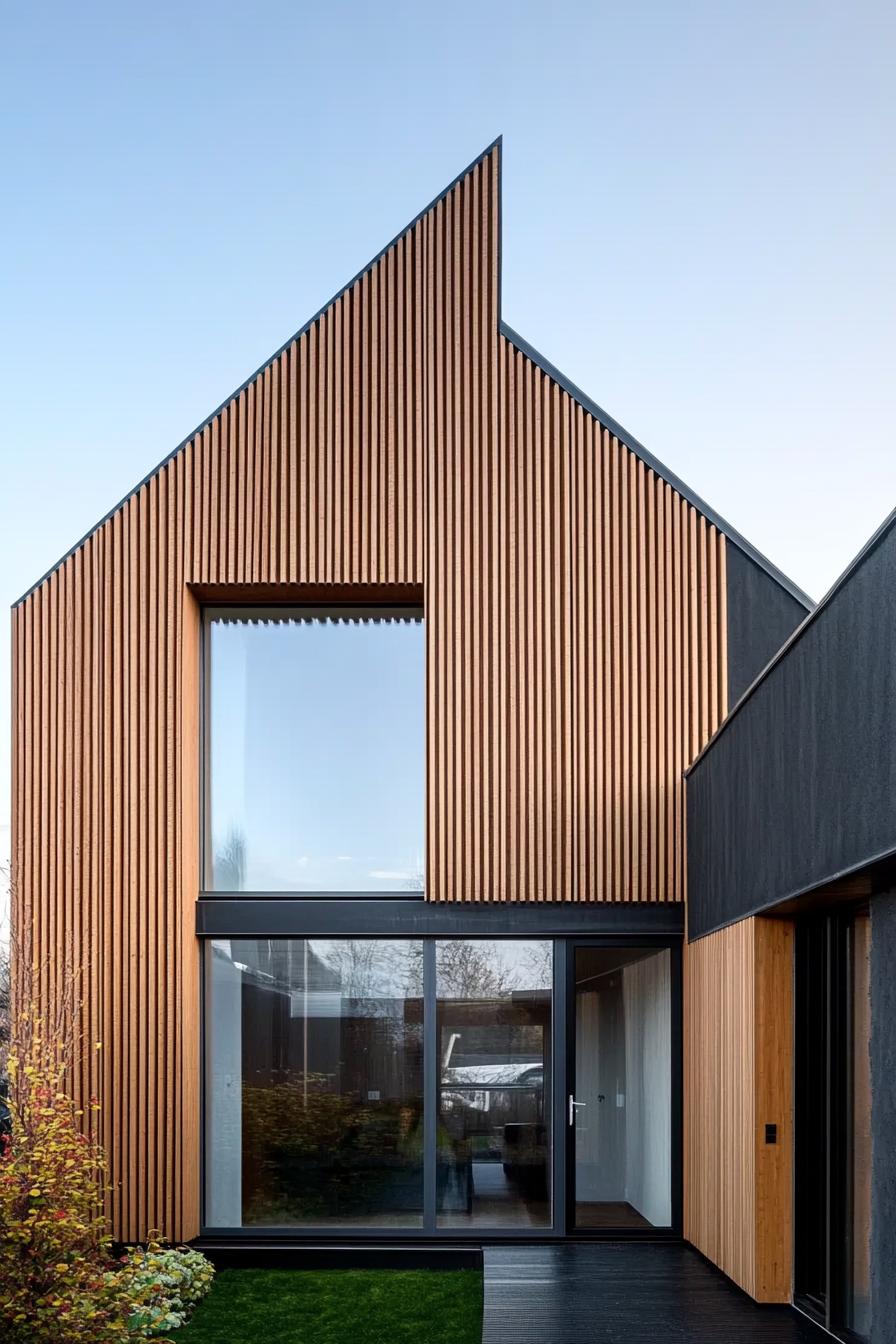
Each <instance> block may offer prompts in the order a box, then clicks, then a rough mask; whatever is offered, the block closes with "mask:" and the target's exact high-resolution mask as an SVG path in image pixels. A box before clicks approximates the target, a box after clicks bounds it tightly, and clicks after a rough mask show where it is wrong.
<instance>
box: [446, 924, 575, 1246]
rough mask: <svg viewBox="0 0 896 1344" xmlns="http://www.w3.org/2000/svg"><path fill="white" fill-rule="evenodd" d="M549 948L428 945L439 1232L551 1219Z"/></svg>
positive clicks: (541, 1223) (460, 942) (470, 942)
mask: <svg viewBox="0 0 896 1344" xmlns="http://www.w3.org/2000/svg"><path fill="white" fill-rule="evenodd" d="M552 967H553V955H552V945H551V943H549V942H537V943H536V942H511V941H499V942H495V941H489V942H486V941H481V940H479V939H456V940H452V941H445V942H439V943H438V944H437V945H436V992H437V998H438V1019H437V1020H438V1041H439V1107H438V1130H437V1161H436V1179H437V1192H436V1207H437V1210H438V1215H437V1216H438V1223H439V1226H440V1227H547V1226H549V1225H550V1221H551V1203H550V1188H549V1187H550V1169H551V1157H550V1154H551V1115H550V1098H551V997H552V983H553V981H552Z"/></svg>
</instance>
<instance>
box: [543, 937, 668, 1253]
mask: <svg viewBox="0 0 896 1344" xmlns="http://www.w3.org/2000/svg"><path fill="white" fill-rule="evenodd" d="M614 946H615V947H627V948H628V947H650V948H655V949H656V951H658V952H659V951H662V949H663V948H668V949H669V978H670V998H671V1002H670V1026H671V1047H672V1062H671V1070H672V1087H671V1098H670V1106H671V1116H670V1137H671V1145H672V1154H671V1178H672V1191H671V1194H672V1223H671V1226H670V1227H668V1228H653V1227H647V1228H633V1227H601V1228H579V1227H576V1222H575V1217H576V1194H575V1175H576V1170H575V1125H574V1124H573V1123H570V1117H569V1112H568V1109H567V1107H568V1103H569V1098H570V1097H572V1096H574V1095H575V1092H576V1062H575V1059H576V985H575V955H576V951H577V949H578V948H580V947H614ZM556 960H557V961H560V960H561V958H560V957H557V958H556ZM563 960H564V961H565V974H566V997H565V1004H564V1013H563V1016H564V1018H565V1084H566V1085H565V1089H564V1093H563V1099H562V1100H563V1112H562V1125H563V1129H564V1131H565V1135H566V1138H565V1142H561V1141H560V1140H559V1136H558V1135H557V1134H555V1139H554V1142H555V1146H556V1147H557V1148H558V1149H559V1148H562V1149H563V1157H564V1162H563V1165H564V1168H565V1170H564V1172H563V1175H562V1188H563V1201H564V1204H565V1208H566V1220H565V1223H564V1225H563V1226H564V1228H565V1233H566V1236H568V1237H575V1238H576V1239H577V1240H578V1239H583V1240H587V1241H619V1240H623V1239H624V1240H626V1241H628V1240H632V1241H645V1240H646V1241H656V1240H657V1239H662V1240H666V1239H674V1240H679V1239H680V1238H681V1235H682V1198H683V1193H682V1192H683V1158H682V1131H683V1111H682V1106H683V1083H684V1079H683V1062H682V1030H683V1005H682V940H681V939H670V938H664V937H662V936H656V935H655V936H650V935H642V936H640V937H638V936H632V937H631V938H627V939H622V938H601V937H593V938H569V939H567V940H566V956H565V958H563ZM556 1104H557V1103H556V1102H555V1107H556ZM555 1114H557V1115H558V1117H559V1114H560V1113H559V1111H556V1110H555Z"/></svg>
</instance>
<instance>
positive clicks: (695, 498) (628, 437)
mask: <svg viewBox="0 0 896 1344" xmlns="http://www.w3.org/2000/svg"><path fill="white" fill-rule="evenodd" d="M499 326H500V329H501V334H502V336H505V337H506V338H507V340H508V341H509V342H510V344H511V345H513V346H515V347H516V348H517V350H519V351H520V353H521V354H524V355H527V356H528V358H529V359H531V360H532V363H533V364H537V365H538V367H539V368H540V369H541V370H542V372H543V373H546V374H547V375H548V377H550V378H553V379H554V382H556V383H559V384H560V386H561V387H562V388H563V390H564V392H567V393H568V394H569V396H571V397H572V399H573V401H576V402H578V404H579V405H580V406H581V407H582V409H583V410H585V411H587V412H588V414H589V415H593V416H594V418H595V420H598V421H600V423H601V424H602V425H603V426H604V428H605V429H608V430H609V431H610V433H611V434H613V435H615V437H616V438H617V439H618V440H619V442H620V443H622V444H624V445H625V447H626V448H628V449H629V451H630V452H632V453H634V455H635V457H639V458H640V459H641V461H642V462H643V463H644V465H645V466H647V467H650V469H651V471H654V472H656V474H657V476H659V477H661V478H662V480H664V481H665V482H666V484H667V485H671V486H672V489H673V490H677V491H678V493H679V494H680V495H682V496H683V498H684V499H686V500H687V501H688V503H689V504H692V505H693V506H694V508H695V509H697V511H698V512H699V513H702V514H703V516H704V517H705V518H706V519H707V520H708V521H709V522H711V523H712V524H713V526H714V527H715V528H717V529H718V531H719V532H722V533H723V534H724V535H725V537H727V539H728V540H729V541H730V542H732V543H733V544H734V545H735V546H736V547H737V548H738V550H740V551H743V553H744V555H746V556H747V557H748V558H749V559H750V560H752V561H753V563H754V564H755V565H758V566H759V568H760V569H762V570H764V571H765V573H766V574H767V575H768V576H769V578H771V579H774V580H775V582H776V583H777V584H779V585H780V586H781V587H782V588H783V589H784V590H785V592H787V593H789V594H790V596H791V597H792V598H793V599H794V600H795V601H796V602H798V603H799V604H800V606H801V607H805V609H806V612H807V613H808V612H811V611H813V610H814V609H815V603H814V602H813V601H812V598H811V597H809V596H808V594H807V593H804V592H803V590H802V588H798V587H797V585H796V584H795V583H794V582H793V581H792V580H791V579H789V578H788V577H787V575H786V574H785V573H784V572H783V570H780V569H779V568H778V566H777V565H775V564H773V563H772V562H771V560H769V559H768V558H767V557H766V556H764V555H763V554H762V552H761V551H757V549H756V547H755V546H753V545H752V544H751V543H750V542H749V541H747V539H746V537H745V536H743V535H742V534H741V533H740V532H738V530H737V528H735V527H732V526H731V524H730V523H727V522H726V521H725V519H724V518H722V517H721V515H720V514H718V513H716V511H715V509H713V508H710V506H709V505H708V504H707V503H706V501H705V500H704V499H701V498H700V496H699V495H698V494H696V493H695V491H693V490H692V489H691V488H690V486H688V485H685V483H684V481H683V480H681V478H680V477H679V476H676V475H675V473H674V471H670V470H669V468H668V467H665V466H664V465H663V463H662V462H661V461H660V460H659V458H657V457H654V455H653V453H651V452H649V451H648V449H646V448H645V447H644V445H643V444H642V443H639V442H638V440H637V439H636V438H635V437H634V435H632V434H629V432H628V430H627V429H625V428H623V426H622V425H620V423H619V421H618V420H614V419H613V416H612V415H608V414H607V412H606V411H605V410H602V409H601V407H600V406H598V404H597V402H596V401H592V399H591V397H589V396H588V395H587V393H585V392H583V391H582V389H581V388H580V387H576V385H575V383H573V382H571V381H570V379H569V378H567V377H566V376H565V375H564V374H562V373H561V372H560V370H559V369H558V368H557V367H556V365H554V364H552V363H551V362H550V360H548V359H545V357H544V355H542V354H541V353H540V352H539V351H538V350H536V349H535V347H534V346H532V345H530V344H529V342H528V341H526V340H524V339H523V337H522V336H520V335H519V334H518V333H517V332H515V331H514V330H513V328H512V327H510V326H508V324H507V323H506V322H505V321H503V319H502V320H501V321H500V323H499Z"/></svg>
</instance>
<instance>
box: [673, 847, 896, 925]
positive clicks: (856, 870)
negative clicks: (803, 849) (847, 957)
mask: <svg viewBox="0 0 896 1344" xmlns="http://www.w3.org/2000/svg"><path fill="white" fill-rule="evenodd" d="M893 858H896V848H890V849H882V850H880V851H879V852H878V853H876V854H871V855H870V856H869V857H868V858H866V859H859V860H858V861H857V862H856V863H850V864H847V866H846V867H845V868H839V869H838V870H837V872H836V873H831V874H830V875H829V876H828V877H823V878H822V879H821V881H819V882H810V883H809V884H808V885H807V886H803V887H795V888H794V890H793V891H791V892H789V893H788V894H787V895H786V896H776V897H775V899H774V900H773V901H771V902H766V903H764V904H760V905H753V906H751V907H750V909H749V910H746V911H744V913H743V914H742V915H732V916H731V918H730V919H723V920H722V921H721V922H720V923H718V924H713V925H712V927H711V928H708V929H701V931H700V932H699V933H695V934H694V936H693V938H692V937H691V935H690V933H688V934H687V935H686V939H685V941H686V942H688V943H699V941H700V939H701V938H709V937H710V935H711V934H713V933H721V931H722V929H730V928H731V927H732V926H733V925H734V924H742V923H743V921H744V920H745V919H755V918H757V916H759V915H768V916H769V918H772V919H787V918H788V916H787V915H786V914H778V915H776V914H775V911H776V910H780V907H781V906H782V905H790V903H791V901H798V900H800V899H801V898H802V897H803V896H811V895H812V893H813V891H823V890H824V888H825V887H829V886H830V885H831V883H833V882H843V881H844V880H845V879H847V878H850V877H857V876H858V875H859V874H860V873H863V872H864V871H865V869H866V868H877V867H878V866H879V865H880V864H883V863H886V862H887V861H888V860H889V859H893ZM874 894H875V893H874V891H872V893H871V895H872V897H873V896H874ZM854 899H855V900H856V901H860V900H865V899H867V898H866V897H862V896H857V897H855V898H854Z"/></svg>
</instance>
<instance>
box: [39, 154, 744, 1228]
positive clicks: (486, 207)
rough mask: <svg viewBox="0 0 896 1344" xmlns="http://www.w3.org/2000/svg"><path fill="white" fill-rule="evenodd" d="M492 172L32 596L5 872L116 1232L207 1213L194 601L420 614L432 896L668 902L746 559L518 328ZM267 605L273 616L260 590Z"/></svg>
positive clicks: (410, 236)
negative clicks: (73, 1005) (79, 1040)
mask: <svg viewBox="0 0 896 1344" xmlns="http://www.w3.org/2000/svg"><path fill="white" fill-rule="evenodd" d="M498 223H499V202H498V152H497V150H494V151H492V152H490V153H488V154H487V155H486V156H484V157H483V159H481V160H480V161H479V162H478V163H477V164H476V165H474V167H473V168H472V169H471V170H470V171H469V172H468V173H467V174H466V175H465V176H464V177H463V178H462V179H461V180H460V181H459V182H458V183H457V184H456V185H454V186H453V187H452V188H450V189H449V191H448V192H447V193H446V194H445V195H444V196H443V197H442V198H441V199H440V200H439V201H438V202H437V203H436V204H435V205H434V206H433V207H432V208H431V209H430V210H429V211H428V212H427V213H426V214H424V215H423V216H421V218H420V219H418V220H417V221H416V222H415V223H414V224H413V225H411V226H410V227H409V228H408V230H406V231H405V232H404V233H403V234H402V235H401V236H400V237H399V238H398V240H397V241H396V242H395V243H394V244H393V245H392V246H391V247H390V248H389V249H388V250H387V251H386V252H385V253H384V254H383V256H382V257H380V258H379V259H378V260H377V261H376V262H375V263H373V264H372V266H371V267H369V268H368V269H367V270H366V271H365V272H364V274H363V275H362V276H361V277H360V278H359V279H357V280H356V281H355V282H353V283H352V285H350V286H349V288H348V289H347V290H346V291H345V292H344V293H343V294H341V295H340V296H339V297H338V298H337V299H336V300H334V301H333V303H332V304H331V305H330V306H329V307H328V308H327V309H326V310H325V311H324V312H323V313H322V314H321V315H320V316H319V317H318V318H316V319H315V320H314V321H313V322H312V323H311V324H310V325H309V327H308V328H307V329H306V330H304V331H303V332H302V333H301V334H300V335H299V336H298V337H297V338H296V339H295V340H293V341H292V342H290V343H289V344H288V345H287V346H286V347H285V348H284V349H283V350H282V351H281V352H279V353H278V354H277V355H276V356H275V357H274V358H273V359H272V360H271V361H270V362H269V363H268V364H267V365H266V366H265V368H264V369H262V371H261V372H260V373H259V374H258V375H256V376H255V378H253V379H252V380H251V381H250V383H248V384H247V385H246V387H244V388H243V389H242V390H241V391H240V392H239V393H238V394H236V395H235V396H234V397H233V398H231V399H230V401H229V402H228V403H227V404H226V405H225V406H224V407H223V408H222V409H221V410H220V411H219V412H218V413H217V414H216V415H215V416H214V417H212V419H211V420H210V421H209V422H208V424H207V425H205V426H204V427H203V428H202V429H201V430H200V431H198V432H197V433H196V434H195V435H194V436H193V437H192V438H191V439H190V440H189V441H188V442H187V443H186V444H185V445H184V446H183V448H182V449H181V450H180V451H179V452H177V453H176V454H175V455H174V456H173V457H171V458H170V459H169V460H168V461H167V462H166V463H164V464H163V465H162V466H161V467H160V468H159V470H158V471H157V472H156V473H155V474H154V475H153V476H152V477H151V478H150V479H149V481H148V482H146V483H145V484H143V485H142V486H141V487H140V488H139V489H138V490H137V491H136V492H135V493H134V494H133V495H132V496H131V497H130V498H129V499H128V500H126V501H125V502H124V503H123V504H122V505H121V506H120V507H119V508H118V509H117V510H116V511H115V512H114V513H113V514H112V515H111V516H110V517H109V518H108V519H107V520H105V521H104V522H103V523H102V524H101V525H100V526H99V527H98V528H97V529H96V530H95V531H94V532H93V533H92V534H91V535H90V536H89V537H88V538H87V540H85V541H84V542H83V543H82V545H81V546H80V547H79V548H78V549H76V550H75V551H74V552H73V553H72V554H71V555H69V556H68V557H67V558H66V559H65V560H64V561H63V562H61V564H60V565H59V566H58V567H57V569H56V570H54V571H53V573H52V574H51V575H50V576H49V577H48V578H47V579H46V580H45V581H44V582H43V583H42V584H40V585H39V586H38V587H37V588H36V589H35V590H34V591H33V592H32V593H31V594H29V595H28V597H27V598H26V599H24V600H23V601H22V603H21V604H20V605H19V606H18V607H17V608H16V610H15V613H14V649H15V677H14V695H15V766H14V768H15V781H14V798H15V805H14V814H15V830H14V838H13V860H14V867H15V885H16V896H15V908H16V918H17V922H18V926H19V928H20V929H21V928H24V927H26V924H27V921H28V920H30V921H31V923H32V925H33V929H34V937H35V941H36V944H37V946H38V948H39V950H40V952H41V956H42V971H41V975H42V993H43V994H44V995H46V996H47V998H48V999H50V998H51V997H52V993H53V990H54V979H53V978H54V976H56V975H57V972H58V966H59V965H60V961H61V954H62V952H63V949H64V947H65V945H66V942H67V940H70V941H71V947H72V953H73V956H74V958H75V960H76V961H78V962H79V963H83V962H87V963H88V965H87V971H86V974H87V983H88V993H87V994H86V995H85V998H86V1011H87V1022H86V1024H85V1026H86V1033H87V1036H88V1038H89V1039H90V1040H96V1041H102V1042H103V1049H102V1050H101V1051H99V1052H96V1051H92V1052H89V1055H88V1057H87V1058H86V1059H85V1062H84V1064H83V1066H82V1069H81V1074H80V1076H79V1078H78V1092H79V1095H83V1096H86V1095H88V1094H93V1093H96V1094H97V1095H99V1097H100V1099H101V1102H102V1106H103V1110H102V1112H101V1116H100V1121H99V1123H100V1126H101V1132H102V1137H103V1141H104V1143H105V1145H106V1147H107V1149H108V1151H109V1154H110V1157H111V1160H112V1171H113V1177H114V1179H115V1181H116V1183H117V1184H116V1189H115V1191H114V1193H113V1195H112V1196H111V1199H110V1212H111V1214H112V1217H113V1223H114V1228H115V1233H116V1235H117V1236H119V1237H121V1238H123V1239H131V1238H137V1237H141V1236H144V1235H145V1233H146V1231H147V1230H148V1229H149V1228H151V1227H159V1228H162V1229H163V1230H164V1232H165V1233H166V1234H167V1235H169V1236H172V1237H189V1236H192V1235H194V1234H195V1233H196V1231H197V1230H198V1221H199V1176H198V1173H199V1149H200V1145H199V1108H198V1088H199V1063H198V1060H199V993H198V951H197V945H196V940H195V938H194V936H193V931H192V918H193V903H194V900H195V895H196V892H197V890H198V886H199V872H198V858H199V818H198V775H199V765H198V741H199V719H198V697H199V672H198V667H199V611H198V606H197V601H196V598H195V596H194V591H193V590H194V589H196V588H199V589H202V588H205V589H208V590H214V591H215V592H217V593H219V594H220V595H222V596H226V595H227V593H228V592H236V591H239V592H240V600H242V601H245V600H247V591H248V592H249V593H251V591H252V590H253V589H255V590H257V591H258V592H259V593H261V592H263V593H264V594H265V598H266V600H272V599H274V600H275V599H276V597H277V596H278V595H279V596H282V597H283V598H284V600H290V601H295V600H297V599H301V595H302V593H303V592H307V591H312V590H313V592H314V593H315V594H316V595H318V597H319V596H320V595H321V594H322V593H332V594H333V595H334V597H335V598H337V599H339V598H344V597H347V596H350V595H351V592H352V589H353V587H354V588H357V589H358V590H361V589H369V590H371V591H372V590H374V589H376V591H377V593H378V596H379V597H380V598H382V597H386V596H387V595H388V593H389V591H390V590H391V591H393V592H395V593H399V592H400V593H404V594H406V593H407V592H409V591H413V592H415V593H416V594H417V596H419V594H420V593H421V592H423V594H424V599H425V604H426V614H427V636H426V637H427V668H428V672H427V720H428V723H427V767H426V768H427V784H428V786H427V825H428V839H427V851H428V852H427V864H428V873H427V882H428V894H429V896H430V897H431V898H433V899H436V900H452V899H467V900H468V899H476V900H486V899H488V900H545V899H551V900H555V899H561V900H562V899H597V900H637V899H647V900H680V899H682V897H683V885H682V883H683V877H682V841H681V836H682V795H681V784H680V778H681V771H682V768H683V767H684V765H685V764H686V763H687V762H688V761H689V760H690V759H692V757H693V756H694V754H695V753H696V751H697V750H698V749H699V747H700V746H701V745H702V744H703V742H704V741H705V740H706V739H707V738H708V736H709V735H710V733H711V732H712V730H713V729H714V728H715V726H716V724H717V723H718V721H719V719H720V717H721V716H722V714H723V713H724V709H725V703H724V688H725V684H726V676H725V672H724V659H725V631H726V624H727V618H726V612H725V594H726V583H725V563H726V549H725V547H726V543H725V539H724V537H723V536H721V535H720V534H719V533H718V532H717V531H716V530H715V529H714V528H713V527H712V526H711V525H710V524H709V523H708V522H707V521H706V520H705V519H704V518H703V517H702V516H701V515H699V514H698V513H696V512H695V510H694V508H693V507H692V506H691V505H690V504H689V503H688V502H687V501H685V500H684V499H683V498H682V497H681V496H680V495H679V494H678V493H677V492H676V491H675V490H673V489H672V487H671V486H669V485H667V484H666V483H664V482H663V481H662V480H661V479H659V478H658V477H657V476H656V475H655V474H654V472H653V471H652V470H650V469H649V468H648V467H646V466H645V465H644V464H643V463H642V462H641V461H640V460H639V459H638V458H636V457H635V456H634V455H633V454H632V453H631V452H630V451H629V450H628V449H627V448H625V447H624V446H623V445H622V444H621V443H620V442H618V441H617V440H616V439H615V438H614V437H613V436H612V435H611V434H610V433H609V432H608V431H607V430H606V429H605V428H603V427H602V426H601V425H599V423H598V422H597V421H596V420H595V419H594V417H593V416H591V415H590V414H589V413H587V412H586V411H585V410H583V408H582V407H580V406H579V405H578V404H577V403H576V402H574V401H573V400H572V399H571V398H570V396H569V394H568V393H567V392H566V391H565V390H564V389H562V388H561V387H560V386H559V385H558V384H557V383H556V382H554V381H553V380H552V379H551V378H550V377H549V376H548V375H547V374H546V373H544V372H543V371H542V370H541V369H540V368H538V367H537V366H536V365H535V364H534V363H533V362H532V361H531V360H530V358H529V357H528V356H527V355H524V354H523V353H522V352H520V351H518V350H517V349H516V348H515V347H514V346H513V345H512V344H511V343H510V342H509V341H508V339H507V338H506V337H505V336H503V335H502V334H500V329H499V320H498V289H499V276H498V265H499V258H498V246H499V238H498ZM249 600H251V596H250V597H249Z"/></svg>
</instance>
